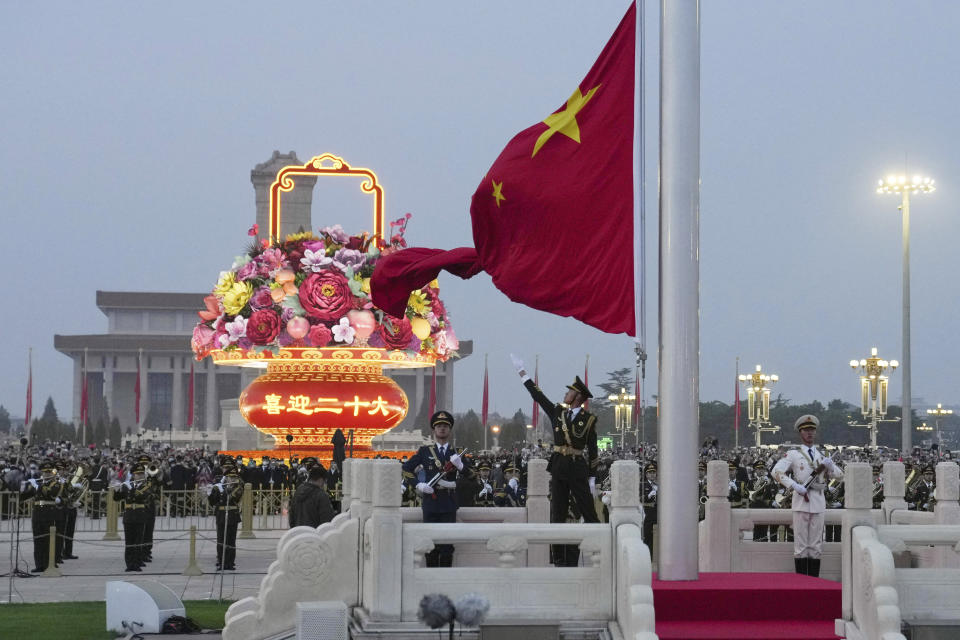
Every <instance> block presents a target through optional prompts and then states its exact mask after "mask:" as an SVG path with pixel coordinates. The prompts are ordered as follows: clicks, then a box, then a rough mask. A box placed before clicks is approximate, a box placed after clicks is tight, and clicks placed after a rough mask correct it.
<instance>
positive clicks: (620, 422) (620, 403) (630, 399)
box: [607, 387, 637, 450]
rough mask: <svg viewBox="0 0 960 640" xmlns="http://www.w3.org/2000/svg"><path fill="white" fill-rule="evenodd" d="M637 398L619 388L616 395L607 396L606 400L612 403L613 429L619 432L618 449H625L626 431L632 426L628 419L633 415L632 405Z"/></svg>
mask: <svg viewBox="0 0 960 640" xmlns="http://www.w3.org/2000/svg"><path fill="white" fill-rule="evenodd" d="M636 399H637V396H635V395H632V394H629V393H627V390H626V389H624V388H623V387H620V393H619V394H618V395H613V394H611V395H609V396H607V400H609V401H610V402H612V403H613V424H614V428H615V429H617V430H618V431H619V432H620V449H621V450H623V449H624V448H625V447H626V442H625V439H626V436H627V430H628V429H629V428H630V425H631V424H633V423H632V422H631V421H630V417H631V415H632V414H633V403H634V401H635V400H636Z"/></svg>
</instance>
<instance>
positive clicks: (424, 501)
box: [403, 411, 466, 567]
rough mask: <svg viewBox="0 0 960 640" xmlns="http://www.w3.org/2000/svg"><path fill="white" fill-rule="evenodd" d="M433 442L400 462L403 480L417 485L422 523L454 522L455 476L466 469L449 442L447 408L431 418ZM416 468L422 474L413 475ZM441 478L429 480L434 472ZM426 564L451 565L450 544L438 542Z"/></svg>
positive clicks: (435, 565)
mask: <svg viewBox="0 0 960 640" xmlns="http://www.w3.org/2000/svg"><path fill="white" fill-rule="evenodd" d="M430 429H432V430H433V439H434V441H435V444H432V445H429V446H422V447H420V448H419V449H417V452H416V453H414V454H413V455H412V456H410V458H408V459H407V461H406V462H404V463H403V479H404V482H405V483H406V484H407V485H408V486H409V485H413V484H415V485H416V489H417V492H418V493H419V494H420V495H421V498H420V506H421V508H422V509H423V521H424V522H448V523H453V522H456V521H457V508H458V506H459V505H458V504H457V491H456V489H457V479H458V477H459V475H460V473H461V472H463V471H464V469H465V462H466V461H465V460H462V459H461V458H460V454H459V453H458V452H457V451H456V450H455V449H454V448H453V445H452V444H450V443H449V440H450V432H451V431H452V430H453V416H452V415H451V414H450V412H448V411H437V412H436V413H435V414H433V415H432V416H431V417H430ZM417 467H420V468H421V471H420V472H419V473H420V474H421V475H420V476H419V477H418V476H417V475H415V472H416V470H417ZM437 474H441V475H440V479H439V480H438V481H437V482H436V483H435V484H433V485H431V484H430V481H431V480H432V479H433V478H434V477H435V476H436V475H437ZM426 562H427V566H428V567H452V566H453V545H452V544H438V545H436V546H435V547H434V548H433V551H430V552H428V553H427V554H426Z"/></svg>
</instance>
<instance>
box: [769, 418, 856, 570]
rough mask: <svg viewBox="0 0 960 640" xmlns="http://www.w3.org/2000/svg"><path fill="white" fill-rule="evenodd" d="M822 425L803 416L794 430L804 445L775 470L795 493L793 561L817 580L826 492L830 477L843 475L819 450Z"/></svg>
mask: <svg viewBox="0 0 960 640" xmlns="http://www.w3.org/2000/svg"><path fill="white" fill-rule="evenodd" d="M818 426H820V420H819V419H818V418H817V417H816V416H813V415H803V416H800V417H799V418H798V419H797V421H796V423H795V424H794V427H795V428H796V429H797V431H799V432H800V440H801V443H802V444H801V445H800V446H799V447H797V448H796V449H791V450H790V451H788V452H787V455H785V456H784V457H783V458H781V459H780V460H779V461H778V462H777V464H776V465H774V467H773V478H774V479H775V480H776V481H777V482H779V483H780V484H782V485H783V486H784V487H785V488H786V489H788V490H790V489H792V490H793V505H792V506H793V561H794V566H795V568H796V572H797V573H802V574H805V575H808V576H813V577H814V578H818V577H820V555H821V552H822V549H823V530H824V526H823V525H824V513H825V512H826V510H827V501H826V498H825V497H824V495H823V490H824V489H826V486H827V482H829V480H830V478H840V477H842V476H843V472H842V471H841V470H840V467H838V466H837V465H836V464H835V463H834V462H833V460H832V459H830V458H828V457H827V456H824V455H823V454H822V453H820V451H819V450H818V449H817V446H816V444H815V441H816V439H817V427H818Z"/></svg>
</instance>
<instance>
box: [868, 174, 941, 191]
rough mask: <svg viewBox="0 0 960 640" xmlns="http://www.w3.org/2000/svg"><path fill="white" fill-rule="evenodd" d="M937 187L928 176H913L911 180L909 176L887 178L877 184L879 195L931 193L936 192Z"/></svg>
mask: <svg viewBox="0 0 960 640" xmlns="http://www.w3.org/2000/svg"><path fill="white" fill-rule="evenodd" d="M935 190H936V186H935V185H934V182H933V180H932V179H931V178H928V177H926V176H913V177H912V178H910V179H909V180H908V179H907V176H887V177H886V179H883V180H879V181H878V184H877V193H903V192H905V191H906V192H909V193H930V192H931V191H935Z"/></svg>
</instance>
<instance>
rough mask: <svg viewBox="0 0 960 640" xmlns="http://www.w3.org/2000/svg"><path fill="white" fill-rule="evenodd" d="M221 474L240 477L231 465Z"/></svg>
mask: <svg viewBox="0 0 960 640" xmlns="http://www.w3.org/2000/svg"><path fill="white" fill-rule="evenodd" d="M223 475H225V476H226V477H228V478H238V477H240V474H239V473H237V470H236V468H234V467H231V468H229V469H227V470H226V471H225V472H224V474H223Z"/></svg>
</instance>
